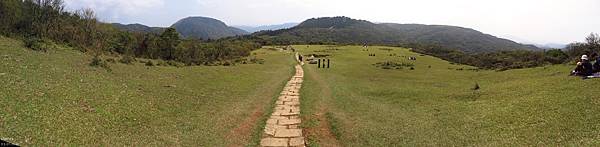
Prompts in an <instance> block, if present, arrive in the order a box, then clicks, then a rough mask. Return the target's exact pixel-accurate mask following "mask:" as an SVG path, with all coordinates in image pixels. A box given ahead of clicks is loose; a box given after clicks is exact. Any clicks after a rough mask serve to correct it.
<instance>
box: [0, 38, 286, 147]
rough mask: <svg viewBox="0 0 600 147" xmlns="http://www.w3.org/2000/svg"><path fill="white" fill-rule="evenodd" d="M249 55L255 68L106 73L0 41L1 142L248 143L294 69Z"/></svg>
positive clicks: (277, 58) (84, 60) (71, 58)
mask: <svg viewBox="0 0 600 147" xmlns="http://www.w3.org/2000/svg"><path fill="white" fill-rule="evenodd" d="M256 54H257V56H258V57H259V58H264V59H266V63H265V64H264V65H239V66H233V67H184V68H176V67H146V66H144V65H143V64H141V63H137V64H136V65H124V64H111V69H112V72H108V71H106V70H104V69H102V68H93V67H90V66H88V63H89V62H90V61H91V57H90V56H87V55H85V54H83V53H80V52H77V51H72V50H69V49H63V50H59V51H52V52H48V53H43V52H35V51H31V50H28V49H25V48H23V47H22V45H21V43H20V42H18V41H15V40H11V39H6V38H2V37H0V61H1V62H0V83H2V84H0V108H1V109H0V138H3V139H4V140H7V141H9V142H12V143H18V144H21V145H98V144H100V145H125V146H130V145H142V146H145V145H183V146H191V145H193V146H198V145H200V146H224V145H231V144H240V143H242V144H245V143H247V142H255V141H252V140H250V139H249V135H251V134H260V133H254V132H253V131H257V130H258V131H261V130H260V129H256V127H257V124H258V123H257V122H254V121H252V119H251V116H253V114H259V115H258V116H262V112H264V110H262V109H261V108H264V107H265V106H268V105H269V103H270V102H271V101H272V99H274V97H276V96H277V93H279V91H280V90H281V88H282V87H283V84H284V83H285V80H287V79H288V78H289V77H290V76H291V74H292V65H293V63H294V62H293V59H292V58H291V55H290V54H285V53H281V52H274V51H266V50H259V51H257V52H256ZM165 85H175V86H176V87H170V88H169V87H164V86H165ZM240 122H246V123H251V124H249V125H248V124H245V125H244V124H240ZM240 126H242V127H243V126H245V127H248V126H250V128H240ZM235 131H244V132H235ZM237 134H244V136H237ZM255 138H256V137H255Z"/></svg>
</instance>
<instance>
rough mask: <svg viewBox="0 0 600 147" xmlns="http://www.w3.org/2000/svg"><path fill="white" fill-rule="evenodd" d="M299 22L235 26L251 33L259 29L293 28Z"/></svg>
mask: <svg viewBox="0 0 600 147" xmlns="http://www.w3.org/2000/svg"><path fill="white" fill-rule="evenodd" d="M298 24H299V23H284V24H277V25H265V26H258V27H252V26H235V27H237V28H240V29H243V30H246V31H248V32H250V33H254V32H258V31H266V30H280V29H287V28H292V27H294V26H296V25H298Z"/></svg>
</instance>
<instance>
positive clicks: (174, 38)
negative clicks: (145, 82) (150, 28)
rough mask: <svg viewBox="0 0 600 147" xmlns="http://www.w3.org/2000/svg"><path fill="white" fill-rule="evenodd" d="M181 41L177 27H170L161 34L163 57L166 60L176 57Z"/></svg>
mask: <svg viewBox="0 0 600 147" xmlns="http://www.w3.org/2000/svg"><path fill="white" fill-rule="evenodd" d="M180 42H181V40H180V37H179V33H177V30H175V28H168V29H166V30H165V32H163V33H162V34H161V35H160V44H159V47H160V51H161V57H162V59H165V60H173V59H175V52H176V50H177V46H178V45H179V43H180Z"/></svg>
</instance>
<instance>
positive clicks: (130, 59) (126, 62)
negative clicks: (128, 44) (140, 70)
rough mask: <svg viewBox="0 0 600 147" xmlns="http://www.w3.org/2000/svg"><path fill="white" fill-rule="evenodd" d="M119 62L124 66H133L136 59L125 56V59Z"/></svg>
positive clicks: (122, 58)
mask: <svg viewBox="0 0 600 147" xmlns="http://www.w3.org/2000/svg"><path fill="white" fill-rule="evenodd" d="M119 62H121V63H124V64H131V63H133V62H135V58H134V57H133V56H129V55H124V56H123V57H121V59H120V60H119Z"/></svg>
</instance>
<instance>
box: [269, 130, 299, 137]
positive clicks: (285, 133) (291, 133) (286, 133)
mask: <svg viewBox="0 0 600 147" xmlns="http://www.w3.org/2000/svg"><path fill="white" fill-rule="evenodd" d="M301 136H302V130H301V129H277V130H275V137H301Z"/></svg>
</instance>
